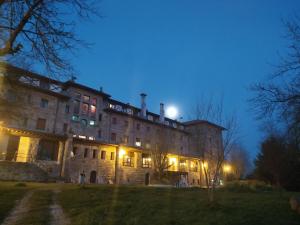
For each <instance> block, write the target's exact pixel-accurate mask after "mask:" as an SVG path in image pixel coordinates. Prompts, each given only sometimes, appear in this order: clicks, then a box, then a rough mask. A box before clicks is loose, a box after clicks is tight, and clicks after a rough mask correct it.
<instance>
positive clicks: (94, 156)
mask: <svg viewBox="0 0 300 225" xmlns="http://www.w3.org/2000/svg"><path fill="white" fill-rule="evenodd" d="M96 157H97V150H96V149H94V150H93V159H96Z"/></svg>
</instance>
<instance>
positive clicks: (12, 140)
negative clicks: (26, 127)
mask: <svg viewBox="0 0 300 225" xmlns="http://www.w3.org/2000/svg"><path fill="white" fill-rule="evenodd" d="M19 143H20V137H19V136H15V135H10V136H9V139H8V144H7V149H6V157H5V160H8V161H15V160H16V156H17V155H16V154H17V151H18V148H19Z"/></svg>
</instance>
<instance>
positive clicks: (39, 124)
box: [36, 118, 46, 130]
mask: <svg viewBox="0 0 300 225" xmlns="http://www.w3.org/2000/svg"><path fill="white" fill-rule="evenodd" d="M45 128H46V120H45V119H42V118H38V120H37V122H36V129H38V130H45Z"/></svg>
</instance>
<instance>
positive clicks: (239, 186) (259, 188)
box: [224, 180, 276, 192]
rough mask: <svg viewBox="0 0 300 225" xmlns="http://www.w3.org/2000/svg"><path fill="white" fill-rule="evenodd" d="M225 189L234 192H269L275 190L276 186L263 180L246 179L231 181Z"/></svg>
mask: <svg viewBox="0 0 300 225" xmlns="http://www.w3.org/2000/svg"><path fill="white" fill-rule="evenodd" d="M224 189H225V190H228V191H232V192H267V191H274V190H275V189H276V188H275V187H273V186H272V185H269V184H266V183H264V182H262V181H256V180H249V181H247V180H245V181H234V182H229V183H227V184H226V185H225V187H224Z"/></svg>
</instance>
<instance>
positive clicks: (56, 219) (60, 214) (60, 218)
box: [50, 190, 71, 225]
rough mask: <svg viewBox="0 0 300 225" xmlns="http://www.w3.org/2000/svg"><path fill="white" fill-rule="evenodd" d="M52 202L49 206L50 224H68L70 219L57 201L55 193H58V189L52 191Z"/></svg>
mask: <svg viewBox="0 0 300 225" xmlns="http://www.w3.org/2000/svg"><path fill="white" fill-rule="evenodd" d="M53 192H54V193H53V204H52V205H51V206H50V212H51V215H52V221H51V223H50V224H51V225H69V224H71V223H70V220H69V218H68V217H67V216H66V215H65V213H64V211H63V209H62V207H61V206H60V205H59V204H58V203H57V199H56V195H57V193H59V192H60V191H59V190H54V191H53Z"/></svg>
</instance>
